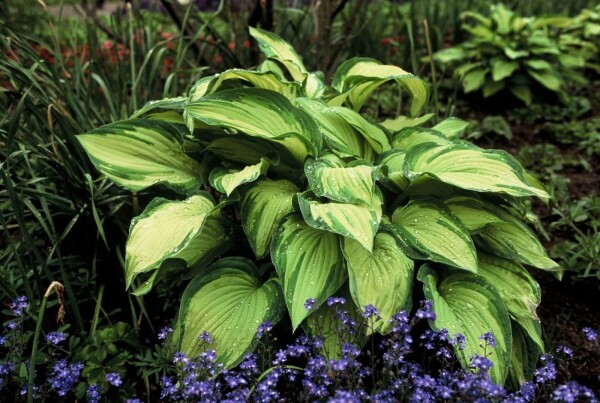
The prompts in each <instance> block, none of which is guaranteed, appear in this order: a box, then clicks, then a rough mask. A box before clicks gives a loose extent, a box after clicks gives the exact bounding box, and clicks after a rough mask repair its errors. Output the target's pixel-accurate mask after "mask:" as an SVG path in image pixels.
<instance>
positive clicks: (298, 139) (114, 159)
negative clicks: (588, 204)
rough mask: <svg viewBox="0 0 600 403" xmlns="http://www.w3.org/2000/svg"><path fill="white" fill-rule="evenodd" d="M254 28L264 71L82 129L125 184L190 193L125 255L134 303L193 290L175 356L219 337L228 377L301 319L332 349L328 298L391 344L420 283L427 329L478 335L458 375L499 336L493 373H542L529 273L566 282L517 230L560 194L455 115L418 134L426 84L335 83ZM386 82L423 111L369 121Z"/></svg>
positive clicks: (93, 154)
mask: <svg viewBox="0 0 600 403" xmlns="http://www.w3.org/2000/svg"><path fill="white" fill-rule="evenodd" d="M251 34H252V36H253V37H254V38H255V39H256V40H257V41H258V43H259V45H260V48H261V49H262V51H263V53H264V54H265V55H266V60H265V61H264V63H263V64H261V65H260V67H259V68H258V69H257V70H228V71H225V72H223V73H221V74H218V75H215V76H211V77H206V78H204V79H202V80H200V81H198V82H197V83H196V84H195V85H194V86H193V87H192V88H191V90H190V91H189V93H188V94H187V95H185V96H182V97H180V98H174V99H163V100H159V101H156V102H152V103H149V104H147V105H146V106H144V108H142V109H141V110H140V111H138V112H137V113H135V114H134V115H133V116H132V117H131V118H130V119H129V120H125V121H120V122H115V123H112V124H109V125H105V126H102V127H100V128H98V129H96V130H93V131H92V132H89V133H86V134H82V135H80V136H79V140H80V142H81V144H82V145H83V147H84V148H85V150H86V151H87V152H88V154H89V155H90V158H91V160H92V161H93V162H94V164H95V165H96V167H97V168H98V170H99V171H100V172H102V173H103V174H104V175H106V176H107V177H109V178H110V179H112V180H113V181H114V182H116V183H118V184H119V185H121V186H124V187H126V188H128V189H130V190H132V191H140V190H143V189H148V188H150V190H148V191H153V192H155V193H157V194H160V191H161V189H164V188H168V189H170V192H169V193H168V194H170V195H172V194H179V195H180V196H179V197H175V198H173V197H171V198H169V199H167V198H162V197H157V198H155V199H154V200H153V201H152V202H151V203H149V204H148V206H147V207H146V208H145V209H144V211H143V212H142V213H141V214H140V215H139V216H138V217H136V218H134V219H133V221H132V223H131V228H130V232H129V239H128V242H127V245H126V260H125V276H126V282H127V286H128V287H130V288H132V289H133V292H134V293H136V294H144V293H147V292H149V291H150V290H151V289H152V287H153V286H154V285H155V284H156V283H157V282H158V281H161V280H163V279H169V278H173V277H172V276H175V275H178V276H182V277H189V278H190V279H191V280H190V282H189V285H188V286H187V289H186V290H185V292H184V293H183V296H182V298H181V306H180V310H179V314H178V317H177V319H176V326H175V332H174V334H173V336H172V338H173V342H174V343H176V344H177V348H178V349H179V350H181V351H184V352H186V353H188V354H191V355H193V354H195V353H197V352H198V351H199V349H200V348H201V347H200V344H199V343H198V335H200V334H202V332H204V331H208V332H210V334H211V335H212V336H213V338H214V344H213V346H214V348H215V349H216V350H217V352H218V357H219V360H220V361H221V362H222V363H223V364H224V365H225V366H226V367H232V366H235V365H236V364H237V363H239V362H240V361H241V360H242V357H243V356H244V353H246V352H247V351H249V350H252V349H253V347H254V346H255V343H256V331H257V327H258V326H259V324H261V323H263V322H264V321H267V320H268V321H271V322H273V323H277V322H278V321H281V320H290V321H291V326H292V328H293V330H296V329H298V328H299V327H302V328H303V329H304V331H306V332H307V333H309V334H315V333H317V332H318V333H324V334H325V335H326V340H325V343H324V346H325V347H326V350H327V354H329V355H332V356H336V355H339V353H340V346H339V345H337V344H336V341H335V340H334V338H333V336H332V335H333V332H330V331H329V330H331V329H334V328H335V323H334V322H335V320H334V311H333V308H331V307H329V306H328V305H327V304H326V303H324V302H325V301H326V300H327V299H328V298H329V297H332V296H334V297H335V296H346V297H347V299H349V301H351V302H352V304H353V306H355V307H356V308H361V309H363V308H364V307H365V306H366V305H369V304H371V305H374V306H375V307H376V308H377V309H378V310H379V311H380V313H381V316H382V320H381V321H379V322H378V323H377V325H376V326H374V327H372V328H371V329H370V331H373V332H377V333H381V334H385V333H386V332H388V331H389V330H390V323H389V320H390V319H391V317H392V315H393V314H394V313H396V312H398V311H399V310H401V309H410V307H411V301H412V294H413V289H414V288H415V287H423V289H424V293H425V296H426V297H427V298H428V299H430V300H432V301H433V303H434V307H435V312H436V314H437V319H436V320H435V321H432V322H431V326H432V327H433V328H434V329H441V328H447V329H449V330H450V332H451V333H452V334H456V333H462V334H464V335H465V336H466V338H467V342H466V348H465V349H464V350H457V352H456V353H457V355H458V358H459V360H460V362H461V363H462V364H463V365H465V366H467V365H468V363H469V360H470V358H471V357H472V356H474V355H475V354H479V355H483V354H484V353H485V352H484V350H483V347H482V346H481V345H480V340H479V336H480V335H481V334H483V333H486V332H493V334H494V335H495V336H496V338H497V348H496V350H495V353H494V355H492V356H491V357H490V358H491V359H492V361H493V362H494V367H493V369H492V371H491V374H492V377H493V379H494V380H495V381H496V382H503V381H505V380H506V378H507V377H509V376H510V378H511V379H512V380H514V381H515V382H517V383H518V382H522V381H523V380H525V379H527V378H528V377H530V376H531V372H532V370H533V368H534V366H535V363H536V359H537V356H538V355H539V353H540V352H541V351H542V350H543V344H542V340H541V337H540V323H539V320H538V318H537V315H536V306H537V305H538V304H539V302H540V290H539V287H538V285H537V283H536V282H535V281H534V279H533V278H532V277H531V275H530V274H529V273H528V271H527V270H526V269H525V267H524V265H527V266H532V267H536V268H539V269H543V270H551V271H556V272H559V271H560V269H559V267H558V266H557V264H556V263H555V262H554V261H552V260H551V259H550V258H548V256H547V255H546V252H545V251H544V249H543V247H542V246H541V244H540V243H539V241H538V240H537V238H536V236H535V235H534V233H533V232H532V231H531V229H529V227H528V226H527V225H526V223H524V222H523V220H522V218H523V217H524V209H523V208H522V203H521V201H522V199H523V198H527V197H529V196H538V197H541V198H542V199H546V198H547V197H548V194H547V193H546V191H545V190H544V189H543V187H542V186H541V185H540V184H539V182H537V181H536V179H535V178H534V177H533V176H531V175H530V174H529V173H528V172H526V171H524V169H523V168H522V167H521V165H519V163H518V162H517V161H516V160H515V159H514V158H513V157H511V156H510V155H508V154H506V153H505V152H503V151H488V150H483V149H481V148H478V147H476V146H474V145H473V144H470V143H468V142H465V141H461V140H459V139H458V137H459V135H460V133H461V131H462V130H463V129H464V127H465V123H464V122H462V121H460V120H458V119H447V120H444V121H442V122H440V123H439V124H437V125H435V126H434V127H432V128H422V127H419V126H418V125H419V123H421V122H423V121H426V120H427V118H428V117H429V116H428V115H425V116H424V117H423V116H422V117H417V116H418V115H419V113H420V111H421V110H422V109H423V107H424V106H425V104H426V102H427V98H428V88H427V85H426V84H425V83H424V82H423V81H422V80H420V79H419V78H418V77H416V76H414V75H412V74H409V73H407V72H405V71H404V70H402V69H400V68H399V67H396V66H387V65H382V64H380V63H378V62H377V61H375V60H372V59H365V58H354V59H350V60H348V61H346V62H344V63H342V64H341V65H340V66H339V67H338V69H337V71H336V72H335V74H334V76H333V80H332V82H331V83H330V84H329V83H325V82H324V80H323V76H322V75H321V74H320V73H312V72H308V71H307V70H306V68H305V67H304V65H303V63H302V60H301V59H300V57H299V56H298V54H297V53H296V52H295V51H294V49H293V48H291V47H290V46H289V45H288V44H287V43H285V42H283V41H282V40H281V39H280V38H278V37H277V36H275V35H273V34H271V33H269V32H265V31H261V30H258V29H253V30H252V31H251ZM386 82H395V83H397V84H398V85H399V86H400V87H402V89H403V91H405V93H406V94H409V95H410V96H411V101H410V105H409V113H410V115H411V116H410V117H408V116H398V117H397V118H395V119H388V120H386V121H384V122H372V121H369V120H367V119H365V118H364V117H363V116H361V114H360V110H361V108H362V107H363V105H364V104H365V102H367V100H368V98H369V96H370V95H371V94H372V93H373V92H374V91H375V90H376V89H377V87H379V86H380V85H381V84H383V83H386ZM148 191H147V192H148ZM174 192H175V193H174ZM163 194H167V193H166V192H165V193H163ZM217 259H218V260H217ZM307 301H308V304H307ZM308 308H310V309H308ZM284 318H289V319H284ZM355 320H360V319H359V315H357V317H356V318H355ZM365 328H366V327H365ZM328 329H329V330H328ZM329 336H332V337H331V338H330V337H329ZM366 336H368V335H367V334H363V335H358V339H359V341H360V340H363V341H364V340H365V339H366Z"/></svg>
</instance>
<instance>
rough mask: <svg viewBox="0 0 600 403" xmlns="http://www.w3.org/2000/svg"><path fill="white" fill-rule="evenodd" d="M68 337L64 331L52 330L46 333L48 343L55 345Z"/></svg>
mask: <svg viewBox="0 0 600 403" xmlns="http://www.w3.org/2000/svg"><path fill="white" fill-rule="evenodd" d="M66 339H67V334H66V333H63V332H50V333H48V334H47V335H46V343H48V344H52V345H54V346H57V345H59V344H60V343H62V342H63V341H65V340H66Z"/></svg>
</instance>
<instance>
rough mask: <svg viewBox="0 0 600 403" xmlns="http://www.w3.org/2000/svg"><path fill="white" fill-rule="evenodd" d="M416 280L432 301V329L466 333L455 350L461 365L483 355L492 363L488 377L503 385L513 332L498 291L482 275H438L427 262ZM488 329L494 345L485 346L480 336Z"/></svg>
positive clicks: (459, 273)
mask: <svg viewBox="0 0 600 403" xmlns="http://www.w3.org/2000/svg"><path fill="white" fill-rule="evenodd" d="M417 279H418V280H419V281H421V282H422V283H423V289H424V291H425V297H426V298H427V299H428V300H431V301H433V310H434V311H435V314H436V318H435V321H433V322H430V324H431V327H432V328H433V329H435V330H438V331H439V330H442V329H448V331H449V333H450V336H451V337H454V336H455V335H456V334H458V333H460V334H462V335H464V336H465V338H466V344H465V346H464V347H465V348H464V350H461V349H458V348H456V349H455V350H454V351H455V353H456V356H457V357H458V360H459V361H460V363H461V365H462V366H463V367H464V368H467V367H468V366H469V364H470V359H471V358H472V357H473V356H474V355H475V354H477V355H479V356H481V357H485V356H486V353H490V352H491V353H492V354H490V355H488V357H487V358H488V359H490V360H491V361H492V363H493V364H494V365H493V366H492V368H491V369H490V372H489V374H490V376H491V378H492V380H493V381H494V382H495V383H497V384H502V383H503V382H504V379H506V375H507V373H508V367H509V364H510V359H511V352H512V331H511V325H510V318H509V316H508V311H507V310H506V306H505V305H504V302H503V301H502V298H501V297H500V295H499V294H498V291H496V289H495V288H494V287H493V286H492V285H491V284H490V283H488V282H487V281H486V280H485V279H484V278H483V277H481V276H478V275H477V274H473V273H469V272H467V271H464V270H451V269H450V270H449V272H448V273H445V274H443V275H442V274H439V273H437V272H436V271H435V270H434V269H433V268H431V267H430V266H429V265H428V264H425V265H423V266H421V268H420V269H419V273H418V275H417ZM488 332H491V333H492V334H493V335H494V337H495V339H496V348H493V349H492V348H491V347H489V346H488V347H487V349H484V348H483V347H482V346H483V342H482V341H481V340H479V337H481V335H483V334H485V333H488Z"/></svg>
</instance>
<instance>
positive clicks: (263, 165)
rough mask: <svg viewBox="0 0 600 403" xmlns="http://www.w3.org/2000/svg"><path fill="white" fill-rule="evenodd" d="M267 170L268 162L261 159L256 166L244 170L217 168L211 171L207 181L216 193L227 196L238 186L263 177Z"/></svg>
mask: <svg viewBox="0 0 600 403" xmlns="http://www.w3.org/2000/svg"><path fill="white" fill-rule="evenodd" d="M268 168H269V160H268V159H267V158H261V159H260V162H259V163H258V164H255V165H250V166H247V167H245V168H244V169H227V168H221V167H217V168H215V169H213V170H212V171H211V173H210V176H209V177H208V180H209V181H210V185H211V186H212V187H213V188H215V189H216V190H217V191H218V192H221V193H225V194H226V195H227V196H229V195H231V193H232V192H233V191H234V190H235V189H236V188H237V187H238V186H240V185H242V184H244V183H249V182H254V181H255V180H257V179H258V178H259V177H260V176H261V175H265V174H266V173H267V169H268Z"/></svg>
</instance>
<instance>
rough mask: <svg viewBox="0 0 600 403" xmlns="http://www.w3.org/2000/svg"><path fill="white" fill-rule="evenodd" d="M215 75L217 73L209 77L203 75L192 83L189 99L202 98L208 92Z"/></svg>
mask: <svg viewBox="0 0 600 403" xmlns="http://www.w3.org/2000/svg"><path fill="white" fill-rule="evenodd" d="M215 77H216V74H215V75H212V76H208V77H202V78H201V79H200V80H198V81H196V83H195V84H194V85H192V88H191V89H190V93H189V96H188V100H189V101H195V100H196V99H198V98H202V97H203V96H204V95H206V93H207V92H208V87H209V85H210V83H211V82H212V81H213V80H214V78H215Z"/></svg>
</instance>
